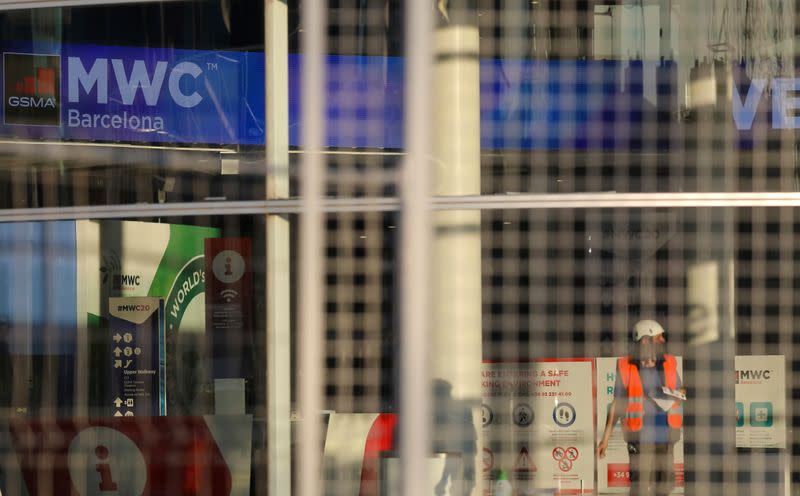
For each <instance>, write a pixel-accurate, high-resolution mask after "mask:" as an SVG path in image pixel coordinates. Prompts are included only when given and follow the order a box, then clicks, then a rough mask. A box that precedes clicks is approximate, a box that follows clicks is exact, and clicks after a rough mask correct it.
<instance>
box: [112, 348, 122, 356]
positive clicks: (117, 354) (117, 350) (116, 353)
mask: <svg viewBox="0 0 800 496" xmlns="http://www.w3.org/2000/svg"><path fill="white" fill-rule="evenodd" d="M120 355H122V350H121V349H119V346H117V347H116V348H114V356H115V357H117V358H119V356H120Z"/></svg>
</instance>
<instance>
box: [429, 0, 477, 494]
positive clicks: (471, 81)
mask: <svg viewBox="0 0 800 496" xmlns="http://www.w3.org/2000/svg"><path fill="white" fill-rule="evenodd" d="M439 7H440V8H439V12H440V15H441V17H442V18H441V23H440V26H439V28H438V29H437V30H436V33H435V43H436V45H435V49H436V52H435V53H436V59H435V62H434V67H435V68H434V79H435V98H434V102H435V109H434V114H435V125H434V137H433V139H434V144H433V149H434V157H433V163H434V164H435V170H434V176H433V188H432V189H433V194H434V195H437V196H444V195H476V194H479V193H480V96H479V91H480V81H479V60H478V59H479V37H478V28H477V24H476V19H477V17H476V15H475V9H474V7H472V6H466V5H464V4H463V3H462V2H453V1H452V0H451V1H450V2H445V3H442V2H440V3H439ZM433 228H434V236H433V254H432V256H433V259H432V261H433V264H432V268H433V269H432V270H433V274H432V275H433V277H432V281H433V299H434V301H433V303H434V305H433V307H432V312H433V320H432V321H433V336H432V339H431V340H432V346H433V353H432V354H431V356H432V362H431V371H432V374H433V380H434V392H435V398H434V401H433V408H434V429H433V444H434V446H433V449H434V451H437V452H441V451H456V452H460V453H461V454H462V459H463V461H464V479H465V480H464V486H463V487H464V494H482V492H481V484H480V483H481V469H480V466H479V463H480V462H479V460H478V453H480V443H479V442H478V433H479V432H480V426H481V424H480V421H479V419H480V416H479V415H480V412H479V407H480V398H481V389H480V365H481V358H482V332H481V216H480V212H479V211H453V212H451V211H448V212H436V213H434V214H433Z"/></svg>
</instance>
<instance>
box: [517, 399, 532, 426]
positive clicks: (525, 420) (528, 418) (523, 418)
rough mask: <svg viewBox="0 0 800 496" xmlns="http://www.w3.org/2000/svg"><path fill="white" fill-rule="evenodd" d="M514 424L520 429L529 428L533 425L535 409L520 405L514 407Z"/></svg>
mask: <svg viewBox="0 0 800 496" xmlns="http://www.w3.org/2000/svg"><path fill="white" fill-rule="evenodd" d="M512 415H513V418H514V423H515V424H516V425H517V426H519V427H527V426H529V425H531V423H533V409H532V408H531V407H530V405H527V404H525V403H520V404H518V405H517V406H516V407H514V412H513V414H512Z"/></svg>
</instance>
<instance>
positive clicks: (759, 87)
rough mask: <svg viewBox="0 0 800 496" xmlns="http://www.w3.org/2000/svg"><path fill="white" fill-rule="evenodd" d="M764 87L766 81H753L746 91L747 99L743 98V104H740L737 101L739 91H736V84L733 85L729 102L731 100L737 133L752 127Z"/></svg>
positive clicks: (738, 100)
mask: <svg viewBox="0 0 800 496" xmlns="http://www.w3.org/2000/svg"><path fill="white" fill-rule="evenodd" d="M766 86H767V80H766V79H753V80H752V81H751V82H750V88H749V89H748V90H747V97H745V99H744V103H742V101H741V100H740V99H739V91H738V90H737V89H736V83H733V88H732V91H731V100H733V121H734V122H735V123H736V129H738V130H739V131H742V130H745V129H750V128H751V127H752V126H753V119H755V117H756V109H757V108H758V101H759V100H761V94H762V93H764V88H765V87H766Z"/></svg>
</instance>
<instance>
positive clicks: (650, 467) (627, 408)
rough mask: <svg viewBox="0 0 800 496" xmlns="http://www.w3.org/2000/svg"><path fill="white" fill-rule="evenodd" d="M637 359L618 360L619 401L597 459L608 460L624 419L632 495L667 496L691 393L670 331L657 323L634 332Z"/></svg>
mask: <svg viewBox="0 0 800 496" xmlns="http://www.w3.org/2000/svg"><path fill="white" fill-rule="evenodd" d="M633 339H634V341H635V342H636V356H634V357H623V358H620V359H619V360H618V361H617V375H616V385H615V387H614V401H613V402H612V403H611V405H610V406H609V411H608V420H607V421H606V427H605V430H604V432H603V437H602V438H601V440H600V443H599V444H598V446H597V454H598V456H599V457H600V458H603V457H605V454H606V450H607V449H608V440H609V438H610V437H611V431H612V430H613V428H614V425H615V424H616V423H617V420H618V419H619V418H622V428H623V431H624V433H625V441H626V442H627V444H628V454H629V455H630V476H631V492H630V494H631V495H632V496H649V495H657V496H666V495H667V494H669V493H670V491H672V488H673V487H674V485H675V473H674V461H673V456H672V447H673V445H674V444H675V443H676V442H677V441H678V439H680V436H681V428H682V427H683V403H684V402H685V401H686V393H685V390H684V389H683V384H682V381H681V377H680V375H679V374H678V366H677V360H676V359H675V357H674V356H672V355H670V354H668V353H665V348H666V339H665V331H664V328H663V327H661V325H660V324H659V323H658V322H656V321H654V320H640V321H639V322H637V323H636V325H635V326H634V328H633Z"/></svg>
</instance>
